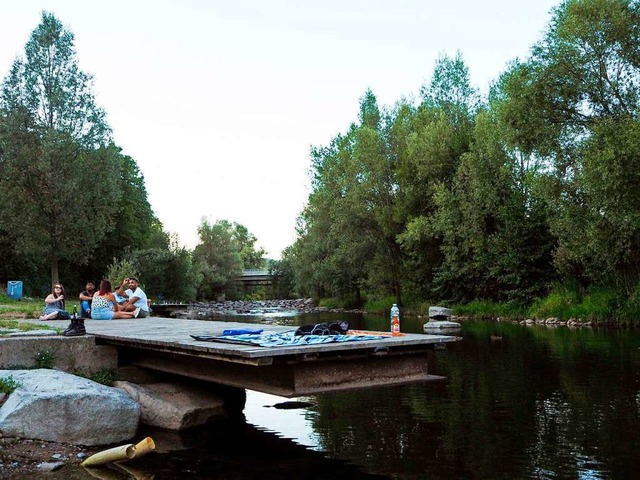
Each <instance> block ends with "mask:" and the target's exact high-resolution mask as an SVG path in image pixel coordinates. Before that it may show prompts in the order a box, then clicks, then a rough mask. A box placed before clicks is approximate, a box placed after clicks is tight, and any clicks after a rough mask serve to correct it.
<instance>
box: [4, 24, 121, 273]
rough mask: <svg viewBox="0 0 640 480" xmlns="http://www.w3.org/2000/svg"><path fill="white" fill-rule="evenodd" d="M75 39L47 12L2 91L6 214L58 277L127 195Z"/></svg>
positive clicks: (108, 224)
mask: <svg viewBox="0 0 640 480" xmlns="http://www.w3.org/2000/svg"><path fill="white" fill-rule="evenodd" d="M73 42H74V36H73V34H72V33H71V32H70V31H69V30H67V29H66V28H65V27H63V25H62V24H61V23H60V21H59V20H58V19H56V18H55V17H54V15H53V14H50V13H46V12H43V13H42V21H41V23H40V25H38V26H37V27H36V29H35V30H34V31H33V32H32V34H31V37H30V39H29V41H28V42H27V44H26V46H25V55H24V57H23V58H16V60H15V61H14V63H13V66H12V68H11V71H10V72H9V74H8V76H7V77H6V78H5V79H4V82H3V84H2V91H1V94H0V111H1V112H2V114H3V115H4V117H5V121H4V122H3V124H2V130H1V131H0V145H1V146H0V149H1V150H2V151H3V154H2V163H1V168H2V172H1V175H0V196H1V200H2V204H3V208H1V209H0V215H1V217H2V221H3V224H4V225H5V226H6V228H9V229H10V230H11V231H12V233H13V234H15V235H16V238H17V239H18V242H17V244H18V245H19V248H21V249H22V250H23V251H25V252H30V253H33V254H37V255H40V256H43V257H46V258H47V259H48V261H49V263H50V266H51V279H52V282H56V281H58V262H59V261H60V260H63V259H65V260H72V261H74V262H79V263H82V262H83V261H85V260H86V259H87V258H88V257H89V255H90V254H91V252H92V250H93V248H94V241H97V240H100V239H101V238H102V237H103V236H104V235H105V233H106V232H107V231H109V230H110V229H111V228H112V227H113V222H114V218H115V217H114V213H115V208H116V207H115V205H116V203H117V201H118V199H119V195H120V192H119V189H118V185H117V183H116V182H114V180H113V179H115V178H117V176H118V172H119V164H118V161H117V158H116V153H117V151H116V149H115V148H114V147H113V146H110V145H109V141H110V130H109V127H108V125H107V123H106V120H105V114H104V112H103V110H102V109H100V108H99V107H97V106H96V104H95V99H94V95H93V92H92V86H93V80H92V77H91V75H89V74H87V73H84V72H82V71H81V70H80V68H79V66H78V60H77V58H76V52H75V48H74V43H73ZM96 202H97V205H96V207H95V208H86V207H87V206H90V205H94V204H96Z"/></svg>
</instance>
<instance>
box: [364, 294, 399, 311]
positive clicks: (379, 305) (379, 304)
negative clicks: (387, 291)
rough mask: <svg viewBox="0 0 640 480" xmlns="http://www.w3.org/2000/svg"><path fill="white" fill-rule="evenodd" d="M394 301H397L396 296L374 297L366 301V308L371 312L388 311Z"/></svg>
mask: <svg viewBox="0 0 640 480" xmlns="http://www.w3.org/2000/svg"><path fill="white" fill-rule="evenodd" d="M394 303H396V297H392V296H387V297H384V298H373V299H369V300H367V301H366V302H365V304H364V310H365V311H367V312H370V313H380V312H387V311H389V309H390V308H391V306H392V305H393V304H394Z"/></svg>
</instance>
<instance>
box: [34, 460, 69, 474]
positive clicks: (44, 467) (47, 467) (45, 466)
mask: <svg viewBox="0 0 640 480" xmlns="http://www.w3.org/2000/svg"><path fill="white" fill-rule="evenodd" d="M62 467H64V462H42V463H39V464H38V467H37V468H38V470H40V471H42V472H55V471H56V470H60V469H61V468H62Z"/></svg>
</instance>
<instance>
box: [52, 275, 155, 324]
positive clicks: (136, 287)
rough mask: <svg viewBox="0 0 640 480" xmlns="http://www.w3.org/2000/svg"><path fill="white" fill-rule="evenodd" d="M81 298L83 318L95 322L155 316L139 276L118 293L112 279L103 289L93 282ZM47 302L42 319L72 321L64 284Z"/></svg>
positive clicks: (127, 279)
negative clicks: (66, 304) (97, 288)
mask: <svg viewBox="0 0 640 480" xmlns="http://www.w3.org/2000/svg"><path fill="white" fill-rule="evenodd" d="M79 299H80V317H81V318H92V319H93V320H112V319H119V318H141V317H148V316H149V315H150V313H151V309H150V308H149V301H148V300H147V295H146V294H145V293H144V291H143V290H142V289H141V288H140V282H139V281H138V279H137V278H136V277H128V278H125V279H124V280H123V281H122V284H121V285H120V286H119V287H118V288H117V289H116V290H115V291H112V290H111V282H110V281H109V280H102V281H101V282H100V289H99V290H96V286H95V284H94V283H93V282H87V284H86V285H85V290H84V291H83V292H82V293H80V295H79ZM44 302H45V307H44V313H43V315H42V316H41V317H40V320H56V319H66V318H69V317H68V313H67V311H66V309H65V304H64V302H65V295H64V287H63V286H62V284H61V283H56V284H55V285H54V286H53V289H52V290H51V293H50V294H49V295H47V298H45V299H44Z"/></svg>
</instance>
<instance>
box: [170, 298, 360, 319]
mask: <svg viewBox="0 0 640 480" xmlns="http://www.w3.org/2000/svg"><path fill="white" fill-rule="evenodd" d="M325 312H331V313H345V312H348V313H365V312H364V310H344V309H341V308H326V307H319V306H317V305H315V303H314V302H313V300H312V299H310V298H309V299H295V300H254V301H245V300H234V301H231V300H229V301H223V302H207V303H192V304H190V305H189V307H188V309H187V310H186V311H184V312H179V313H176V316H178V317H185V318H199V317H200V318H201V317H207V318H212V317H215V316H228V315H244V316H255V317H263V318H269V317H278V316H292V315H304V314H308V313H325Z"/></svg>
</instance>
